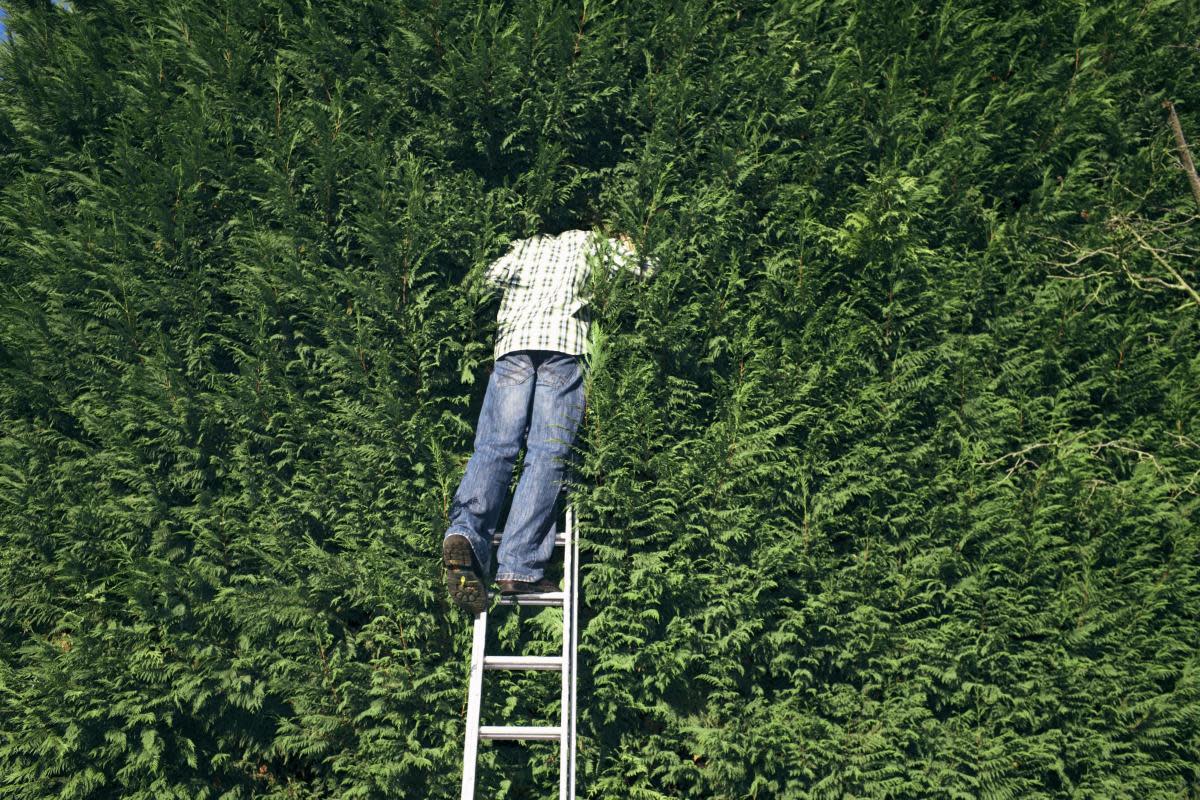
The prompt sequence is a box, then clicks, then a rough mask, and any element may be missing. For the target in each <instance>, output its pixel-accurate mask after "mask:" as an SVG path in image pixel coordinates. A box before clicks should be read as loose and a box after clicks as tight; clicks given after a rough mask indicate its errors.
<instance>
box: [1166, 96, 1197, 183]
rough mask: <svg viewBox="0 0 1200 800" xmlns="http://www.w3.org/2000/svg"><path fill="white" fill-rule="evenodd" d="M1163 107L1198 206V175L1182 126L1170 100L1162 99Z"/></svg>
mask: <svg viewBox="0 0 1200 800" xmlns="http://www.w3.org/2000/svg"><path fill="white" fill-rule="evenodd" d="M1163 107H1164V108H1165V109H1167V119H1168V120H1169V121H1170V123H1171V131H1172V133H1174V134H1175V147H1176V148H1177V149H1178V150H1179V161H1180V162H1181V163H1182V164H1183V171H1184V172H1186V173H1187V177H1188V183H1190V184H1191V185H1192V197H1195V198H1196V205H1198V206H1200V176H1198V175H1196V165H1195V164H1194V163H1192V151H1191V150H1189V149H1188V145H1187V140H1185V139H1184V138H1183V126H1182V125H1180V124H1179V115H1178V114H1176V113H1175V104H1174V103H1172V102H1171V101H1170V100H1163Z"/></svg>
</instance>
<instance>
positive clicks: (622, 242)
mask: <svg viewBox="0 0 1200 800" xmlns="http://www.w3.org/2000/svg"><path fill="white" fill-rule="evenodd" d="M608 242H609V245H610V246H611V248H612V251H613V261H615V262H616V264H617V266H619V267H624V268H625V269H627V270H629V271H630V272H631V273H633V274H634V275H636V276H638V278H640V279H641V280H642V281H648V280H649V279H650V278H651V277H653V276H654V274H655V273H656V272H658V267H659V263H658V259H657V258H647V257H642V256H639V255H638V253H637V250H636V249H635V248H634V246H633V242H632V241H631V240H630V238H629V237H628V236H626V235H625V234H622V235H620V236H618V237H615V238H614V237H610V238H609V240H608Z"/></svg>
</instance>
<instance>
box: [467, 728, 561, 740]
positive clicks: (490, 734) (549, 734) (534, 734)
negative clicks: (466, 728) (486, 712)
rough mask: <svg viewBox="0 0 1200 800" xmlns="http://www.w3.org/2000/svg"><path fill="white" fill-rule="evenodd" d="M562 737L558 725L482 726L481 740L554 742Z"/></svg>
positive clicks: (480, 729)
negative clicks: (540, 740) (538, 740)
mask: <svg viewBox="0 0 1200 800" xmlns="http://www.w3.org/2000/svg"><path fill="white" fill-rule="evenodd" d="M561 736H562V728H560V727H559V726H558V725H480V726H479V738H480V739H506V740H509V741H512V740H515V739H543V740H551V741H552V740H554V739H558V738H559V737H561Z"/></svg>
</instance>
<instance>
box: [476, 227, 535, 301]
mask: <svg viewBox="0 0 1200 800" xmlns="http://www.w3.org/2000/svg"><path fill="white" fill-rule="evenodd" d="M528 241H529V240H528V239H516V240H514V241H513V243H512V244H510V245H509V247H508V252H506V253H505V254H504V255H502V256H500V257H499V258H497V259H496V260H495V261H493V262H492V263H490V264H488V266H487V270H486V271H485V272H484V278H485V279H486V280H487V282H488V285H489V286H492V287H494V288H496V289H505V288H507V287H508V286H510V285H511V284H512V280H513V273H514V271H515V270H516V268H517V263H518V259H519V258H520V255H521V251H522V250H524V249H525V244H526V243H527V242H528Z"/></svg>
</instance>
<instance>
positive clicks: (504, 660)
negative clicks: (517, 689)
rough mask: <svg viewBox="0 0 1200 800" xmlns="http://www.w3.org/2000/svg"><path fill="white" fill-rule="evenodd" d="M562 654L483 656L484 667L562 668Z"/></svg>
mask: <svg viewBox="0 0 1200 800" xmlns="http://www.w3.org/2000/svg"><path fill="white" fill-rule="evenodd" d="M562 665H563V659H562V656H484V657H483V668H484V669H559V670H560V669H562Z"/></svg>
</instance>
